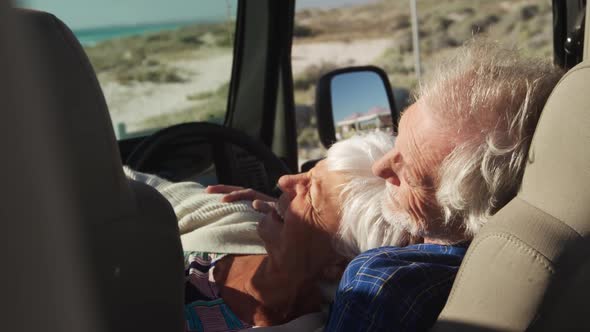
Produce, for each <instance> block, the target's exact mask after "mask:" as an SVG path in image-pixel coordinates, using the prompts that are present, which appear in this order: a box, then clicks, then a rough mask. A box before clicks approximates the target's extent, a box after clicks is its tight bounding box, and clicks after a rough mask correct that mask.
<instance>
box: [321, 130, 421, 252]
mask: <svg viewBox="0 0 590 332" xmlns="http://www.w3.org/2000/svg"><path fill="white" fill-rule="evenodd" d="M393 144H394V138H393V137H392V136H391V135H387V134H385V133H382V132H375V133H370V134H367V135H365V136H354V137H352V138H349V139H347V140H345V141H341V142H338V143H336V144H334V145H332V146H331V147H330V149H329V150H328V156H327V159H326V160H327V164H328V169H329V170H330V171H337V172H341V173H343V175H344V176H346V177H347V181H346V183H345V184H343V185H342V188H341V191H340V199H341V202H342V205H341V206H342V208H341V210H340V228H339V240H340V241H337V245H336V248H337V249H338V250H339V251H340V252H341V253H342V254H343V255H345V256H349V257H354V256H356V255H358V254H360V253H361V252H363V251H366V250H369V249H372V248H377V247H382V246H405V245H408V244H409V241H410V235H409V233H408V232H407V231H406V230H405V229H404V228H403V227H399V225H397V224H394V223H391V222H388V221H386V220H385V219H384V217H383V213H382V201H383V200H382V198H383V197H386V195H387V194H386V192H387V190H388V188H387V186H386V182H385V180H384V179H382V178H380V177H377V176H375V175H373V173H372V172H371V166H372V165H373V163H374V162H375V161H377V160H378V159H380V158H381V157H382V156H384V155H385V154H386V153H387V152H388V151H389V150H391V149H392V148H393ZM402 218H403V216H402ZM407 218H408V219H409V216H408V217H407Z"/></svg>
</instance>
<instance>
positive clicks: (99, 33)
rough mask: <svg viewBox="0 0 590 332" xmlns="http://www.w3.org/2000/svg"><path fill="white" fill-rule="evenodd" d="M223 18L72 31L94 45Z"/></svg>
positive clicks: (215, 21) (213, 21)
mask: <svg viewBox="0 0 590 332" xmlns="http://www.w3.org/2000/svg"><path fill="white" fill-rule="evenodd" d="M222 22H223V19H222V20H200V21H176V22H160V23H155V22H151V23H145V24H127V25H111V26H103V27H92V28H82V29H74V30H73V31H72V32H73V33H74V35H75V36H76V38H78V40H79V41H80V44H82V45H83V46H94V45H96V44H98V43H100V42H103V41H108V40H111V39H117V38H124V37H132V36H140V35H144V34H146V33H158V32H162V31H169V30H176V29H179V28H182V27H185V26H191V25H199V24H217V23H222Z"/></svg>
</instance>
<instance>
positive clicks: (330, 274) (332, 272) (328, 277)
mask: <svg viewBox="0 0 590 332" xmlns="http://www.w3.org/2000/svg"><path fill="white" fill-rule="evenodd" d="M347 265H348V260H347V259H344V258H342V259H339V260H338V261H336V262H334V263H332V264H328V265H326V266H325V267H324V268H323V269H322V280H325V281H334V282H335V281H339V280H340V278H341V277H342V273H344V270H345V269H346V266H347Z"/></svg>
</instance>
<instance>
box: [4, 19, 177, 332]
mask: <svg viewBox="0 0 590 332" xmlns="http://www.w3.org/2000/svg"><path fill="white" fill-rule="evenodd" d="M12 14H13V16H14V17H15V19H16V20H17V21H18V22H19V24H20V25H21V26H22V27H23V28H24V33H23V35H24V36H26V41H27V43H28V44H30V45H29V46H30V49H31V51H32V54H35V55H40V56H36V59H37V61H38V62H37V63H32V64H30V68H35V70H36V71H37V72H36V73H37V74H38V75H39V76H40V77H43V78H44V79H45V80H46V81H47V82H50V86H48V87H47V88H48V89H47V94H46V95H47V96H48V103H49V104H51V106H52V107H47V109H39V110H38V111H39V112H44V111H45V112H46V111H48V110H53V111H52V112H54V114H51V116H50V119H51V121H49V123H43V124H41V125H43V126H47V127H49V126H51V127H52V128H54V129H55V132H58V133H59V136H58V137H57V138H55V139H56V140H59V145H57V146H58V148H59V150H60V151H59V153H58V152H57V151H56V153H55V155H53V156H52V157H53V158H59V159H60V162H61V163H62V164H63V173H64V174H67V179H68V183H63V184H62V187H61V188H55V191H54V194H55V195H56V196H60V195H65V194H67V195H69V196H68V197H69V198H68V200H69V207H70V209H71V211H72V214H75V215H77V216H78V220H77V222H78V223H77V225H76V227H78V229H77V231H78V234H79V237H78V240H79V241H81V243H82V248H83V249H82V250H83V251H84V253H83V255H84V262H85V264H86V267H87V268H88V269H89V270H90V271H91V278H92V279H93V281H92V282H93V285H94V286H93V287H92V288H93V289H92V292H91V293H93V294H94V296H96V299H88V301H94V302H96V303H97V304H98V306H97V310H98V311H99V312H98V314H99V319H100V321H101V322H103V323H104V324H105V329H106V330H108V331H182V330H183V329H184V318H183V317H184V315H183V303H184V283H183V280H184V268H183V265H184V264H183V256H182V247H181V244H180V236H179V233H178V226H177V222H176V217H175V215H174V212H173V210H172V208H171V206H170V204H169V203H168V202H167V201H166V200H165V199H164V198H163V197H162V196H161V195H160V194H159V193H158V192H157V191H156V190H154V189H153V188H151V187H149V186H146V185H144V184H141V183H137V182H132V181H129V180H127V178H126V177H125V175H124V173H123V170H122V163H121V157H120V153H119V149H118V145H117V141H116V139H115V135H114V131H113V128H112V124H111V120H110V115H109V112H108V109H107V104H106V102H105V99H104V96H103V94H102V91H101V88H100V86H99V83H98V80H97V78H96V74H95V73H94V70H93V68H92V66H91V64H90V62H89V60H88V58H87V56H86V54H85V52H84V50H83V48H82V46H81V45H80V44H79V43H78V41H77V39H76V38H75V36H74V35H73V33H72V32H71V31H70V30H69V29H68V27H67V26H66V25H65V24H64V23H63V22H61V21H60V20H59V19H57V18H56V17H55V16H53V15H51V14H48V13H44V12H38V11H31V10H22V9H13V12H12ZM30 121H35V119H30ZM30 137H31V139H32V140H43V137H35V133H30ZM32 159H34V156H32ZM36 162H37V163H44V160H36ZM21 176H27V174H26V172H25V170H23V174H21ZM39 185H43V184H42V183H40V184H39ZM47 218H48V219H47V220H46V222H51V221H52V220H51V216H47ZM72 268H75V267H72Z"/></svg>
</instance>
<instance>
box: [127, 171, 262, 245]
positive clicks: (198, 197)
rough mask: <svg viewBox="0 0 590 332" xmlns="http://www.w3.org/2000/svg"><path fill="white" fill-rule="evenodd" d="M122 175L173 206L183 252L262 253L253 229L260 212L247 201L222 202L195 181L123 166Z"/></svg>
mask: <svg viewBox="0 0 590 332" xmlns="http://www.w3.org/2000/svg"><path fill="white" fill-rule="evenodd" d="M123 170H124V172H125V175H126V176H127V177H128V178H129V179H132V180H135V181H138V182H142V183H145V184H147V185H149V186H151V187H154V188H155V189H156V190H158V191H159V192H160V194H162V196H164V197H165V198H166V199H167V200H168V201H169V202H170V204H171V205H172V207H173V208H174V213H176V217H177V219H178V228H179V230H180V234H181V237H180V238H181V241H182V246H183V250H184V251H200V252H215V253H231V254H265V253H266V250H265V249H264V244H263V242H262V240H261V239H260V237H259V236H258V233H257V232H256V224H257V223H258V221H259V220H260V219H261V218H262V214H260V213H258V212H256V211H255V210H254V209H253V208H252V204H251V202H248V201H240V202H235V203H222V202H221V197H222V196H223V195H222V194H208V193H206V192H205V187H203V186H202V185H200V184H199V183H196V182H188V181H187V182H178V183H173V182H170V181H168V180H165V179H162V178H160V177H158V176H156V175H151V174H146V173H141V172H137V171H134V170H132V169H130V168H128V167H127V166H124V167H123Z"/></svg>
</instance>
